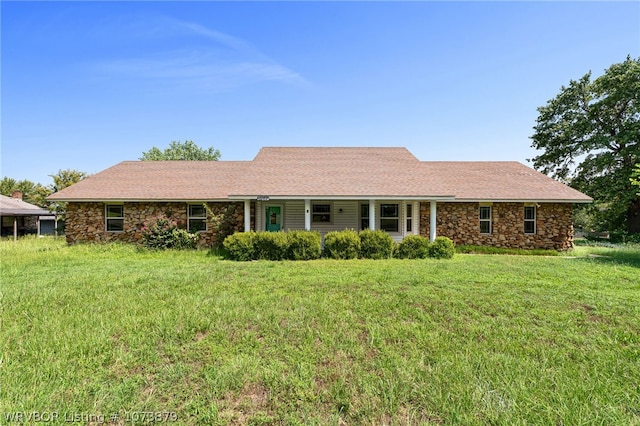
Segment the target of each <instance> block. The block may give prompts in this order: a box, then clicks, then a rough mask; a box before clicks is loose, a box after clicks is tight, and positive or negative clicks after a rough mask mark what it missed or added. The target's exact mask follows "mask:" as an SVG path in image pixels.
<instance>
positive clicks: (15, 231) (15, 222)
mask: <svg viewBox="0 0 640 426" xmlns="http://www.w3.org/2000/svg"><path fill="white" fill-rule="evenodd" d="M13 241H18V216H14V217H13Z"/></svg>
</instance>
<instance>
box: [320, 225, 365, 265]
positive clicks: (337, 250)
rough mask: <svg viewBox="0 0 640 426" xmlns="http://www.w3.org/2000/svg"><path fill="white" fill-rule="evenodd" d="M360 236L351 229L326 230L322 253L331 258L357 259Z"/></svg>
mask: <svg viewBox="0 0 640 426" xmlns="http://www.w3.org/2000/svg"><path fill="white" fill-rule="evenodd" d="M359 254H360V237H359V236H358V233H357V232H356V231H354V230H353V229H345V230H344V231H332V232H327V235H325V236H324V255H325V256H326V257H330V258H332V259H357V258H358V255H359Z"/></svg>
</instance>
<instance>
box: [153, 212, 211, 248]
mask: <svg viewBox="0 0 640 426" xmlns="http://www.w3.org/2000/svg"><path fill="white" fill-rule="evenodd" d="M199 237H200V236H199V235H198V234H192V233H190V232H188V231H187V230H186V229H180V228H178V225H177V223H176V222H173V221H171V220H169V219H168V218H166V217H159V218H157V219H156V220H154V221H152V222H150V223H149V224H148V225H146V226H145V227H144V228H142V241H143V243H144V245H145V246H146V247H148V248H151V249H159V250H165V249H180V250H185V249H195V248H197V246H198V239H199Z"/></svg>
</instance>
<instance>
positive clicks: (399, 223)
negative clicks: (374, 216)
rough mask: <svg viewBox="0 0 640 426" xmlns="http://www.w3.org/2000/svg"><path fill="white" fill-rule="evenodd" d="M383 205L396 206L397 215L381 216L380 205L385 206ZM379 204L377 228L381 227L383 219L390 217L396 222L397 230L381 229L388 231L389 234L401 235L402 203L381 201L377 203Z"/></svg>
mask: <svg viewBox="0 0 640 426" xmlns="http://www.w3.org/2000/svg"><path fill="white" fill-rule="evenodd" d="M385 205H395V206H398V215H397V216H383V215H382V207H383V206H385ZM379 206H380V215H379V218H378V229H382V221H383V220H389V219H391V220H395V221H397V222H398V230H397V231H385V230H384V229H383V231H385V232H388V233H389V234H392V235H402V221H401V218H402V203H388V202H381V203H380V204H379ZM369 214H371V212H369Z"/></svg>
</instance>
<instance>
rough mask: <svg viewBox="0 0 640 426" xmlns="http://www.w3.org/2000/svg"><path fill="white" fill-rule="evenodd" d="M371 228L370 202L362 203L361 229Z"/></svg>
mask: <svg viewBox="0 0 640 426" xmlns="http://www.w3.org/2000/svg"><path fill="white" fill-rule="evenodd" d="M363 229H369V204H360V230H363Z"/></svg>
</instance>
